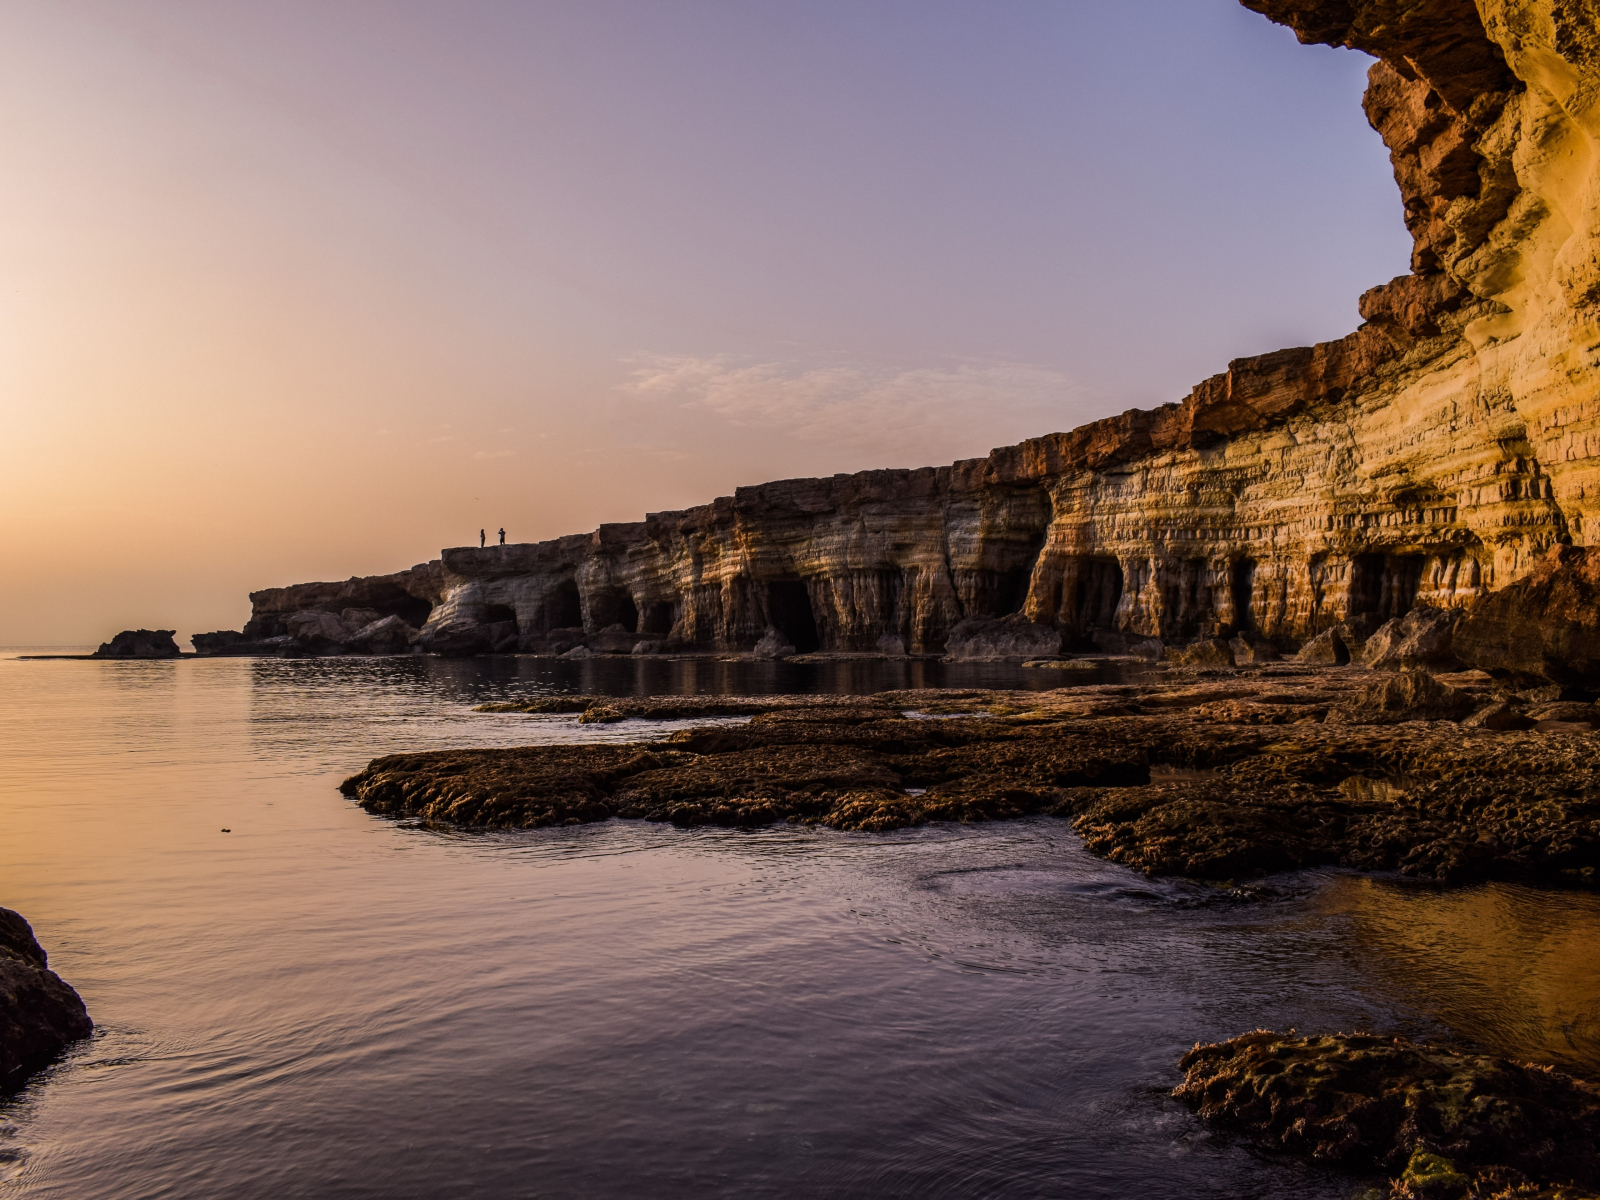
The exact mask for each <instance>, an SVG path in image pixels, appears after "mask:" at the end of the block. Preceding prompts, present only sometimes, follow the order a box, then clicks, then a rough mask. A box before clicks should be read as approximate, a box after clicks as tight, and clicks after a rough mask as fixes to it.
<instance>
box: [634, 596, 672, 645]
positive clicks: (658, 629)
mask: <svg viewBox="0 0 1600 1200" xmlns="http://www.w3.org/2000/svg"><path fill="white" fill-rule="evenodd" d="M676 622H677V606H676V605H675V604H673V603H672V602H671V601H669V600H651V601H649V602H647V603H646V604H645V606H644V608H642V609H641V610H640V611H639V629H638V632H639V633H648V634H653V635H654V636H656V637H665V636H666V635H667V634H669V633H671V632H672V626H673V625H674V624H675V623H676Z"/></svg>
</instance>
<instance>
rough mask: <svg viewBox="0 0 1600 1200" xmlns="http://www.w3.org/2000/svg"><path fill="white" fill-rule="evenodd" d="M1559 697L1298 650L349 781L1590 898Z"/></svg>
mask: <svg viewBox="0 0 1600 1200" xmlns="http://www.w3.org/2000/svg"><path fill="white" fill-rule="evenodd" d="M1557 691H1559V689H1553V688H1543V689H1531V690H1526V691H1521V692H1517V691H1512V690H1509V689H1508V688H1507V687H1505V686H1504V685H1501V684H1498V683H1496V682H1495V681H1494V680H1492V679H1491V678H1490V677H1489V676H1487V675H1484V674H1482V673H1480V672H1467V673H1458V674H1454V675H1429V674H1427V673H1425V672H1411V671H1405V672H1398V673H1396V674H1393V675H1389V674H1384V675H1381V676H1378V677H1376V678H1374V676H1373V675H1372V674H1370V673H1367V672H1365V671H1361V670H1359V669H1353V668H1340V667H1323V668H1314V667H1306V666H1297V665H1288V664H1283V665H1272V666H1268V667H1264V668H1260V669H1255V670H1248V671H1244V670H1241V671H1236V672H1228V673H1217V672H1206V673H1191V674H1187V675H1185V674H1184V673H1182V672H1171V673H1169V674H1167V675H1164V676H1160V677H1157V678H1156V679H1155V680H1153V681H1152V682H1149V683H1143V684H1118V685H1106V686H1098V687H1081V688H1063V689H1058V690H1055V691H1045V692H1031V691H1030V692H998V691H977V690H974V691H899V692H883V693H879V694H877V695H873V696H867V697H848V696H833V697H819V696H780V697H764V698H763V697H629V698H596V697H559V698H535V699H533V700H531V701H529V702H528V703H526V704H524V705H521V706H518V705H514V704H513V705H499V706H488V707H492V708H498V709H500V710H501V711H504V710H506V709H508V708H510V709H517V708H518V707H520V708H521V709H522V710H523V711H534V712H539V711H546V712H547V711H550V709H551V708H558V709H560V710H561V711H566V712H571V711H573V710H575V709H576V710H579V711H580V712H581V716H580V720H585V721H614V720H624V719H627V718H630V717H654V718H658V719H660V718H669V717H672V718H681V717H684V716H690V717H695V716H731V715H741V714H753V715H751V718H750V720H749V721H748V722H746V723H743V724H738V725H729V724H720V725H716V726H698V727H691V728H688V729H684V730H681V731H677V732H673V733H670V734H668V735H666V736H664V737H660V738H657V739H655V740H648V741H637V742H629V743H624V744H620V745H617V744H610V745H544V746H530V747H525V748H520V749H491V750H454V751H437V752H429V753H419V754H399V755H391V756H389V757H386V758H380V759H377V760H375V761H373V762H372V763H371V764H370V765H369V766H368V767H367V768H366V769H365V770H364V771H362V772H360V773H359V774H357V775H355V776H352V777H351V778H350V779H347V780H346V781H345V782H344V783H343V785H341V786H342V790H343V791H344V792H345V794H346V795H348V796H350V797H352V798H353V799H355V800H357V801H358V802H359V803H360V804H361V805H362V806H363V807H364V808H366V809H367V810H368V811H370V812H374V813H381V814H385V815H390V816H395V817H408V818H420V819H422V820H425V821H430V822H439V823H445V824H454V825H463V826H475V827H489V828H538V827H543V826H550V825H563V824H567V825H571V824H582V823H586V822H592V821H602V820H606V819H609V818H611V817H621V818H634V819H645V820H654V821H668V822H671V823H673V824H676V825H680V826H697V825H721V826H730V827H743V828H754V827H759V826H763V825H768V824H771V823H773V822H780V821H781V822H789V823H795V824H805V825H811V826H815V825H821V826H827V827H831V828H835V829H842V830H867V831H884V830H891V829H899V828H903V827H907V826H914V825H921V824H925V823H928V822H933V821H963V822H977V821H992V820H1007V819H1013V818H1017V817H1023V816H1030V815H1037V814H1045V815H1050V816H1055V817H1061V818H1065V819H1068V820H1071V821H1072V822H1073V823H1074V826H1075V828H1076V830H1077V832H1078V833H1079V834H1080V835H1081V836H1082V838H1083V841H1084V845H1085V846H1086V847H1087V848H1088V849H1089V850H1091V851H1092V852H1094V853H1096V854H1099V855H1101V856H1103V857H1105V858H1107V859H1109V860H1111V861H1113V862H1118V863H1121V864H1123V865H1125V866H1128V867H1130V868H1132V869H1135V870H1139V871H1142V872H1144V873H1146V874H1148V875H1187V876H1192V877H1196V878H1203V879H1235V878H1243V877H1253V876H1260V875H1265V874H1270V873H1272V872H1276V871H1284V870H1294V869H1298V868H1305V867H1314V866H1323V865H1341V866H1346V867H1351V868H1354V869H1357V870H1364V871H1400V872H1403V873H1405V874H1407V875H1411V876H1415V877H1419V878H1423V879H1431V880H1436V881H1439V882H1442V883H1468V882H1477V881H1483V880H1490V879H1498V880H1517V881H1526V882H1534V883H1540V884H1546V885H1557V886H1569V887H1592V886H1595V884H1596V882H1597V880H1596V868H1597V867H1600V734H1597V733H1596V732H1595V728H1594V727H1595V726H1596V725H1600V710H1597V709H1596V708H1595V707H1594V706H1593V705H1591V704H1588V703H1586V702H1583V701H1578V700H1572V699H1568V700H1561V699H1560V698H1559V697H1558V696H1557V695H1554V694H1552V693H1554V692H1557ZM933 716H937V717H943V718H945V719H942V720H928V719H925V718H927V717H933ZM1497 726H1498V727H1497ZM1518 726H1521V727H1520V728H1519V727H1518ZM1163 767H1177V768H1184V769H1185V770H1184V771H1182V772H1181V773H1176V774H1175V773H1173V772H1167V771H1163V770H1162V769H1161V768H1163ZM1152 768H1155V773H1154V775H1152Z"/></svg>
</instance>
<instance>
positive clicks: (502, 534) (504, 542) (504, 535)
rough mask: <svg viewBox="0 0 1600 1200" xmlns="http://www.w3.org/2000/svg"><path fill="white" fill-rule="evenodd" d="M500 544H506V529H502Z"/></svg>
mask: <svg viewBox="0 0 1600 1200" xmlns="http://www.w3.org/2000/svg"><path fill="white" fill-rule="evenodd" d="M500 544H501V545H502V546H504V545H505V544H506V531H505V530H504V529H502V530H501V531H500Z"/></svg>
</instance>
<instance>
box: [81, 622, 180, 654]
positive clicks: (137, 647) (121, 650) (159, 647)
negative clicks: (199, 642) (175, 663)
mask: <svg viewBox="0 0 1600 1200" xmlns="http://www.w3.org/2000/svg"><path fill="white" fill-rule="evenodd" d="M175 633H177V630H175V629H124V630H123V631H122V632H121V633H119V634H117V636H116V637H114V638H112V639H111V640H110V641H109V642H102V643H101V644H100V648H99V649H98V650H96V651H95V652H94V656H95V657H96V658H177V657H178V655H179V654H180V653H181V651H179V649H178V643H177V642H175V641H173V635H174V634H175Z"/></svg>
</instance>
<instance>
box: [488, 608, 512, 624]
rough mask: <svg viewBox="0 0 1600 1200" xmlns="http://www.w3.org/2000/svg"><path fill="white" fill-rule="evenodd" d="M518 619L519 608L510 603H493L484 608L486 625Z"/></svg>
mask: <svg viewBox="0 0 1600 1200" xmlns="http://www.w3.org/2000/svg"><path fill="white" fill-rule="evenodd" d="M516 619H517V610H516V609H514V608H512V607H511V606H510V605H509V604H491V605H489V606H488V607H486V608H485V609H484V610H483V623H484V624H485V625H494V624H496V623H497V622H500V621H512V622H515V621H516Z"/></svg>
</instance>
